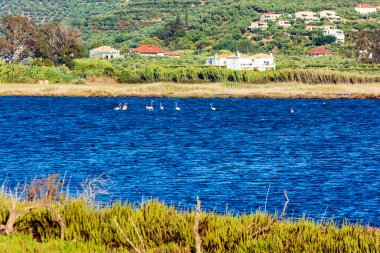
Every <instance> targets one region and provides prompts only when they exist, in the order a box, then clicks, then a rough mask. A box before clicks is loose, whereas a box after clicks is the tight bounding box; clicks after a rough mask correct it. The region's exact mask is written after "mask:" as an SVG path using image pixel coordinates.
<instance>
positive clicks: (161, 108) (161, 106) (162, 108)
mask: <svg viewBox="0 0 380 253" xmlns="http://www.w3.org/2000/svg"><path fill="white" fill-rule="evenodd" d="M160 110H164V106H163V105H162V104H161V102H160Z"/></svg>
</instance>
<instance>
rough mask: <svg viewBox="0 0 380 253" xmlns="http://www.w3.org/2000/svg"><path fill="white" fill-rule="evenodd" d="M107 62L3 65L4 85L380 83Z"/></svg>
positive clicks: (351, 77)
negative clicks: (102, 81)
mask: <svg viewBox="0 0 380 253" xmlns="http://www.w3.org/2000/svg"><path fill="white" fill-rule="evenodd" d="M116 63H118V62H115V63H113V62H109V61H105V60H99V61H93V60H91V61H90V60H77V62H76V64H75V67H74V68H73V69H68V68H66V67H45V66H27V65H21V64H19V65H12V64H0V82H2V83H38V82H39V81H41V80H47V81H49V82H50V83H83V82H86V80H89V79H92V78H102V77H103V78H110V79H114V80H116V81H117V82H119V83H152V82H173V83H218V82H233V83H249V84H267V83H279V82H299V83H305V84H342V83H344V84H358V83H375V82H380V73H378V72H376V71H374V72H368V73H360V72H353V71H351V72H347V71H336V70H329V69H279V70H275V71H266V72H259V71H252V70H250V71H234V70H227V69H225V68H218V67H206V66H188V67H181V66H160V65H153V64H151V65H148V66H144V67H140V68H135V67H131V66H125V65H123V64H116Z"/></svg>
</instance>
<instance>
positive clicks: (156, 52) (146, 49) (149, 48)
mask: <svg viewBox="0 0 380 253" xmlns="http://www.w3.org/2000/svg"><path fill="white" fill-rule="evenodd" d="M129 53H130V54H139V55H143V56H165V55H166V51H165V50H164V49H161V48H159V47H157V46H155V45H142V46H139V47H137V48H132V49H131V50H130V51H129Z"/></svg>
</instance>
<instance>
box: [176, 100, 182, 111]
mask: <svg viewBox="0 0 380 253" xmlns="http://www.w3.org/2000/svg"><path fill="white" fill-rule="evenodd" d="M175 110H176V111H180V110H181V108H179V107H178V105H177V102H175Z"/></svg>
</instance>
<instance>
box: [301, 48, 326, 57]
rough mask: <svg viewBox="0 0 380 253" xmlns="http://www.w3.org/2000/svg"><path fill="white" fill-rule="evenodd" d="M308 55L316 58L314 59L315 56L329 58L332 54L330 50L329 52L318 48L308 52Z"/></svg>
mask: <svg viewBox="0 0 380 253" xmlns="http://www.w3.org/2000/svg"><path fill="white" fill-rule="evenodd" d="M307 54H308V55H309V56H314V57H315V56H329V55H332V52H331V51H330V50H327V49H326V48H324V47H317V48H314V49H312V50H310V51H309V52H307Z"/></svg>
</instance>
